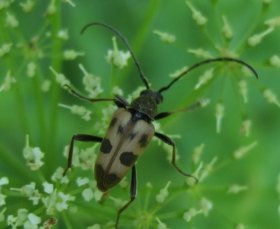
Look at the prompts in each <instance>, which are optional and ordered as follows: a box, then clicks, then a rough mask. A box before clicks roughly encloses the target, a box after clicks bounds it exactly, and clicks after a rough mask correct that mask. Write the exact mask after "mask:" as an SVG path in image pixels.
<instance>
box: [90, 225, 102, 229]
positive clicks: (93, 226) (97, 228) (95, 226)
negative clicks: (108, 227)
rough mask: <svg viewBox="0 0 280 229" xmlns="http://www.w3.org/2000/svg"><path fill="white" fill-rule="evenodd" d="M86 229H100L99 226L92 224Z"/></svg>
mask: <svg viewBox="0 0 280 229" xmlns="http://www.w3.org/2000/svg"><path fill="white" fill-rule="evenodd" d="M87 229H101V226H100V225H99V224H94V225H92V226H89V227H87Z"/></svg>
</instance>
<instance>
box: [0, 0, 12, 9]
mask: <svg viewBox="0 0 280 229" xmlns="http://www.w3.org/2000/svg"><path fill="white" fill-rule="evenodd" d="M12 2H13V1H9V0H1V1H0V10H2V9H5V8H8V7H9V6H10V4H11V3H12Z"/></svg>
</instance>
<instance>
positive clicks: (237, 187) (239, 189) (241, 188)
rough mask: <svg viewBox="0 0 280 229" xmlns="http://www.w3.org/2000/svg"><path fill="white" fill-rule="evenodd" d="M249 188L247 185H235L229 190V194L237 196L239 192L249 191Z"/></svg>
mask: <svg viewBox="0 0 280 229" xmlns="http://www.w3.org/2000/svg"><path fill="white" fill-rule="evenodd" d="M247 189H248V187H247V186H245V185H239V184H233V185H231V186H230V187H229V188H228V191H227V193H232V194H237V193H239V192H242V191H245V190H247Z"/></svg>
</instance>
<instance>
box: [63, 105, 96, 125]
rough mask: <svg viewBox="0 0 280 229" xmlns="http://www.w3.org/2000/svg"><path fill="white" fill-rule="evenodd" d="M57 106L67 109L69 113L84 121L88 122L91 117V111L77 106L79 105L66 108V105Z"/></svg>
mask: <svg viewBox="0 0 280 229" xmlns="http://www.w3.org/2000/svg"><path fill="white" fill-rule="evenodd" d="M58 106H60V107H63V108H66V109H69V110H70V111H71V113H73V114H76V115H78V116H80V117H81V118H82V119H83V120H85V121H89V120H90V119H91V117H90V115H91V111H89V110H88V109H86V108H85V107H84V106H79V105H72V106H68V105H65V104H61V103H60V104H58Z"/></svg>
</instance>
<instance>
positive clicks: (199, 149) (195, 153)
mask: <svg viewBox="0 0 280 229" xmlns="http://www.w3.org/2000/svg"><path fill="white" fill-rule="evenodd" d="M204 146H205V144H204V143H202V144H200V145H199V146H197V147H195V148H194V150H193V153H192V160H193V162H194V164H198V162H199V160H200V158H201V155H202V153H203V150H204Z"/></svg>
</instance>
